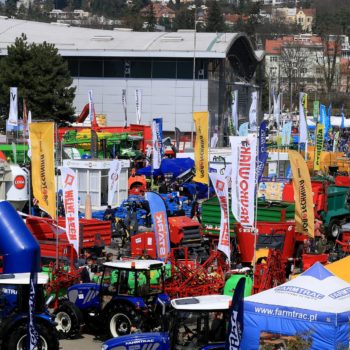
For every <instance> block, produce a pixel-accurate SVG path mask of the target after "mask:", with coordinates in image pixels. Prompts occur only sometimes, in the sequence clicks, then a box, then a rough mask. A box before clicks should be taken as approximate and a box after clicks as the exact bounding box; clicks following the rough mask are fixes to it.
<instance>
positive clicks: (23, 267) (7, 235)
mask: <svg viewBox="0 0 350 350" xmlns="http://www.w3.org/2000/svg"><path fill="white" fill-rule="evenodd" d="M0 255H2V256H3V273H8V274H11V273H21V272H39V271H40V246H39V243H38V241H37V240H36V239H35V237H34V236H33V235H32V233H31V232H30V231H29V230H28V228H27V226H26V225H25V223H24V222H23V220H22V218H21V217H20V216H19V215H18V214H17V212H16V210H15V209H14V208H13V206H12V205H11V204H10V203H9V202H7V201H4V202H0Z"/></svg>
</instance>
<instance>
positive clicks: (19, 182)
mask: <svg viewBox="0 0 350 350" xmlns="http://www.w3.org/2000/svg"><path fill="white" fill-rule="evenodd" d="M13 184H14V186H15V188H16V189H17V190H23V188H24V187H25V185H26V179H25V177H24V176H23V175H17V176H16V177H15V179H14V181H13Z"/></svg>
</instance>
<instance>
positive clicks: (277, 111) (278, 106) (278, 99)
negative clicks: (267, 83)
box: [272, 92, 281, 129]
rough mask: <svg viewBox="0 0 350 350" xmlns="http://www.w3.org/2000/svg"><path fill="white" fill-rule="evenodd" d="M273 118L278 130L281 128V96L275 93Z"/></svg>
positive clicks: (273, 95)
mask: <svg viewBox="0 0 350 350" xmlns="http://www.w3.org/2000/svg"><path fill="white" fill-rule="evenodd" d="M272 97H273V117H274V119H275V122H276V124H277V129H279V126H280V114H281V94H277V93H275V92H273V94H272Z"/></svg>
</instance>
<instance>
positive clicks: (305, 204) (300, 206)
mask: <svg viewBox="0 0 350 350" xmlns="http://www.w3.org/2000/svg"><path fill="white" fill-rule="evenodd" d="M288 154H289V160H290V166H291V169H292V177H293V189H294V199H295V231H296V232H300V233H303V234H305V235H307V236H309V237H312V238H313V237H314V223H315V215H314V205H313V198H312V187H311V178H310V173H309V169H308V168H307V165H306V162H305V160H304V158H303V157H302V156H301V154H300V153H298V152H297V151H288Z"/></svg>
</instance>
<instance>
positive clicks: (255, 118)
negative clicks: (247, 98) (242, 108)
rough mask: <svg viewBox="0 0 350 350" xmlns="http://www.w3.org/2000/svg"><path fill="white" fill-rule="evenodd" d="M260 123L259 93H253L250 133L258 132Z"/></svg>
mask: <svg viewBox="0 0 350 350" xmlns="http://www.w3.org/2000/svg"><path fill="white" fill-rule="evenodd" d="M257 123H258V91H256V90H255V91H253V92H252V103H251V105H250V109H249V125H250V131H253V132H255V131H257Z"/></svg>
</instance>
